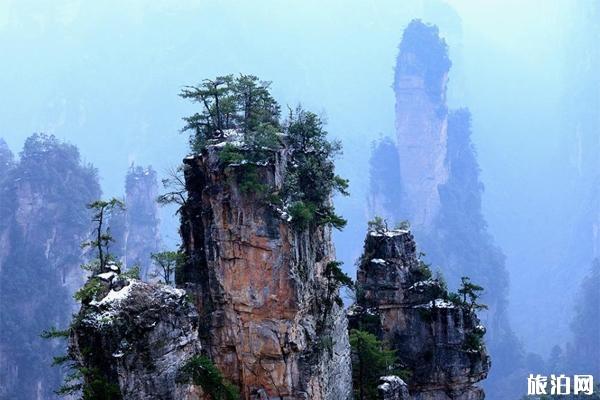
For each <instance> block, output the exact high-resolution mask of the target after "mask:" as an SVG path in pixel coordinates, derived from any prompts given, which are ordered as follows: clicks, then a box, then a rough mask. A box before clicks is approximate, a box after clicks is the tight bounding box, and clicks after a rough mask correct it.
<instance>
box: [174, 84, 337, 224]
mask: <svg viewBox="0 0 600 400" xmlns="http://www.w3.org/2000/svg"><path fill="white" fill-rule="evenodd" d="M269 85H270V83H269V82H263V81H260V80H259V79H258V78H257V77H255V76H252V75H240V76H239V77H234V76H233V75H227V76H220V77H217V78H215V79H214V80H205V81H203V83H202V84H200V85H198V86H193V87H186V88H184V90H183V91H182V92H181V94H180V96H181V97H183V98H187V99H190V100H192V101H194V102H197V103H199V104H200V105H201V111H200V112H199V113H196V114H194V115H192V116H191V117H187V118H185V121H186V125H185V127H184V128H183V130H184V131H191V132H192V139H191V141H192V149H193V150H194V151H196V152H201V151H203V149H204V148H205V147H206V145H207V144H209V143H215V141H216V140H224V139H225V136H226V135H229V134H231V132H234V133H233V134H237V135H239V134H241V135H242V140H238V141H236V142H235V144H234V143H233V142H228V143H226V144H225V145H224V146H223V148H222V149H221V150H220V152H219V159H220V161H221V163H222V164H223V166H224V167H226V168H227V167H229V168H231V170H232V171H233V172H234V176H235V179H236V180H237V183H238V184H239V187H240V190H241V191H242V192H244V193H248V194H254V195H260V196H261V197H262V198H264V199H268V201H270V202H271V203H273V202H272V200H273V198H272V197H271V194H272V191H273V188H270V187H268V185H266V184H265V183H264V182H262V181H261V176H260V170H259V167H260V166H262V165H266V164H268V163H270V162H272V161H273V156H274V150H276V149H278V148H280V147H281V146H282V144H283V143H284V142H285V145H286V146H287V147H288V149H289V157H288V165H287V170H286V175H285V180H284V183H283V188H282V190H281V193H278V194H277V200H278V201H279V202H280V203H281V204H280V205H281V206H283V208H284V209H285V210H286V211H288V212H289V214H290V215H291V216H292V219H291V222H292V224H293V225H294V226H295V227H296V228H297V229H299V230H304V229H308V228H310V227H313V226H320V225H328V226H332V227H334V228H336V229H342V228H343V227H344V226H345V225H346V220H345V219H343V218H342V217H341V216H339V215H338V214H336V213H335V209H334V207H333V205H332V203H331V198H332V196H333V194H335V193H340V194H342V195H348V180H346V179H344V178H342V177H340V176H338V175H336V174H335V171H334V162H333V161H334V158H335V157H336V156H337V155H339V154H340V152H341V145H340V143H339V142H338V141H329V140H328V139H327V132H326V131H325V130H324V128H323V122H322V121H321V120H320V118H319V117H318V116H317V115H316V114H314V113H311V112H308V111H305V110H303V109H302V108H300V107H298V108H297V109H295V110H294V111H292V110H290V114H289V116H288V119H287V121H286V122H285V124H282V123H281V122H280V120H279V115H280V110H279V105H278V104H277V102H276V101H275V100H274V99H273V97H272V96H271V94H270V92H269ZM283 125H285V126H283ZM282 131H283V133H284V134H285V135H284V138H282V137H281V135H280V133H282ZM238 142H239V143H238ZM175 197H177V198H178V196H175ZM169 199H171V200H172V199H173V196H170V197H169Z"/></svg>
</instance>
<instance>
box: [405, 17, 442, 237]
mask: <svg viewBox="0 0 600 400" xmlns="http://www.w3.org/2000/svg"><path fill="white" fill-rule="evenodd" d="M449 68H450V61H449V59H448V54H447V50H446V43H445V42H444V40H443V39H440V37H439V35H438V29H437V27H435V26H430V25H425V24H423V23H422V22H421V21H418V20H415V21H412V22H411V23H410V24H409V25H408V27H407V28H406V30H405V31H404V35H403V37H402V42H401V44H400V52H399V54H398V58H397V61H396V74H395V79H394V91H395V94H396V135H397V142H398V153H399V161H400V175H401V179H402V189H403V192H404V193H403V197H402V204H400V205H397V206H400V207H402V208H403V209H405V210H406V214H407V215H410V216H411V223H412V224H413V226H415V227H423V228H424V229H426V228H427V227H428V226H429V225H430V224H431V222H432V221H433V219H434V218H435V216H436V214H437V211H438V209H439V207H440V198H439V194H438V186H439V185H441V184H443V183H444V182H445V181H446V179H447V178H448V169H447V165H446V162H445V161H446V140H447V128H448V120H447V117H448V109H447V107H446V84H447V81H448V70H449Z"/></svg>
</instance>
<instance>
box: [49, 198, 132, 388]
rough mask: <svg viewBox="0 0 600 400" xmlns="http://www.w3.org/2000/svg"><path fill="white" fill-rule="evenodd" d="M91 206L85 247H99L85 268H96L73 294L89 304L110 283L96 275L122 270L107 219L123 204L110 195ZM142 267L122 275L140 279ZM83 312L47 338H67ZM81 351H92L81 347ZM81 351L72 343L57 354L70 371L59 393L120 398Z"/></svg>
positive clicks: (111, 383) (112, 386) (51, 332)
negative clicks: (91, 226) (91, 227)
mask: <svg viewBox="0 0 600 400" xmlns="http://www.w3.org/2000/svg"><path fill="white" fill-rule="evenodd" d="M87 207H88V209H90V210H92V211H93V214H92V222H93V223H95V227H94V230H93V232H94V236H95V238H94V239H93V240H90V241H86V242H83V243H82V244H81V247H82V248H93V249H95V250H96V256H97V257H96V258H95V259H93V260H91V261H90V262H89V263H87V264H83V265H82V268H83V269H85V270H90V271H92V272H93V274H94V275H92V276H91V277H90V278H89V279H88V280H87V282H86V283H85V284H84V285H83V287H82V288H80V289H79V290H78V291H77V292H76V293H75V294H74V296H73V297H74V298H75V299H76V300H78V301H80V302H81V303H83V304H89V303H90V302H91V301H92V300H99V297H100V296H101V295H102V294H103V292H105V291H107V290H108V285H107V284H105V283H103V282H102V280H101V279H100V278H98V277H97V276H96V274H98V273H102V272H105V271H106V270H107V269H108V267H109V265H116V266H118V267H119V268H118V269H119V270H120V263H119V262H117V261H115V259H114V257H113V256H112V254H111V253H110V252H109V245H110V243H111V242H112V241H113V238H112V236H111V235H110V231H109V228H104V226H105V224H107V223H108V221H109V220H110V217H111V215H112V212H113V211H114V210H116V209H121V210H122V209H124V204H123V202H122V201H120V200H118V199H115V198H113V199H110V200H108V201H104V200H96V201H93V202H91V203H89V204H88V206H87ZM139 274H140V269H139V267H138V266H135V267H133V268H131V269H130V270H129V271H127V272H125V273H123V274H121V276H123V277H129V278H136V279H139ZM80 317H81V314H79V315H78V316H75V317H74V319H73V320H72V321H71V324H70V326H69V328H68V329H66V330H63V331H60V330H57V329H55V328H51V329H49V330H47V331H44V332H43V333H42V335H41V336H42V337H43V338H45V339H52V338H63V339H64V338H67V337H68V336H69V335H70V333H71V332H72V331H73V329H76V328H77V324H78V323H79V321H80ZM80 350H81V352H82V353H83V352H86V351H89V350H87V349H80ZM76 351H78V350H77V349H74V348H72V347H70V346H69V347H68V349H67V354H66V355H61V356H56V357H54V359H53V365H60V366H63V365H66V366H67V367H68V369H69V370H70V372H69V373H68V374H67V375H66V376H65V377H64V379H63V384H62V385H61V387H60V388H59V389H58V390H57V391H56V394H58V395H61V396H68V397H72V396H75V395H81V400H119V399H121V393H120V389H119V386H118V384H116V383H113V382H110V380H109V379H107V377H106V376H104V375H103V373H102V371H100V370H98V369H93V368H88V367H86V366H84V365H82V364H81V363H80V362H79V361H77V359H76V358H75V357H74V356H73V354H75V352H76Z"/></svg>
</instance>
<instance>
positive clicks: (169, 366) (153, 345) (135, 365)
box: [70, 272, 202, 400]
mask: <svg viewBox="0 0 600 400" xmlns="http://www.w3.org/2000/svg"><path fill="white" fill-rule="evenodd" d="M101 277H102V280H103V282H104V285H105V287H106V288H105V290H104V295H103V296H100V298H99V299H97V300H94V301H91V302H90V303H89V304H87V305H84V306H83V307H82V309H81V311H80V313H79V322H78V323H77V325H76V329H74V330H73V331H72V333H71V337H70V342H71V346H70V348H71V351H72V353H73V355H74V356H75V359H76V360H77V362H78V363H79V364H80V365H82V366H84V367H88V368H90V369H96V370H98V371H101V376H102V378H103V380H104V381H106V382H111V383H113V384H118V387H117V390H116V391H117V393H118V394H115V395H113V396H112V397H111V398H113V399H120V398H123V399H128V400H129V399H131V400H142V399H143V400H150V399H161V400H171V399H172V400H181V399H190V400H192V399H200V398H201V393H202V392H201V389H200V388H199V387H196V386H194V385H192V384H188V383H179V380H178V376H179V374H180V371H181V367H182V365H184V364H185V362H186V360H189V359H190V358H191V357H192V356H194V355H197V354H199V353H200V350H201V345H200V341H199V339H198V313H197V312H196V309H195V307H194V306H193V305H192V304H191V303H189V302H188V299H187V297H186V294H185V291H183V290H180V289H174V288H172V287H170V286H166V285H160V284H148V283H144V282H141V281H138V280H128V279H124V278H120V277H117V275H116V274H115V273H114V272H108V273H105V274H102V275H101Z"/></svg>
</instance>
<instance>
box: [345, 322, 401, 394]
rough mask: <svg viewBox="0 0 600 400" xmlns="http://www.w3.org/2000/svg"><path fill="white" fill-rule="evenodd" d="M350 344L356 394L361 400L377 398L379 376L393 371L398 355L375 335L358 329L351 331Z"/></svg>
mask: <svg viewBox="0 0 600 400" xmlns="http://www.w3.org/2000/svg"><path fill="white" fill-rule="evenodd" d="M350 346H351V349H352V383H353V387H354V395H355V397H356V398H357V399H359V400H375V399H377V398H378V397H377V385H378V383H379V377H380V376H383V375H389V374H390V373H392V369H393V366H394V363H395V362H396V356H395V354H394V352H393V351H390V350H387V349H385V347H384V346H383V343H382V342H381V341H380V340H378V339H377V337H376V336H375V335H373V334H371V333H369V332H365V331H360V330H356V329H353V330H351V331H350ZM404 374H405V375H406V371H405V373H404Z"/></svg>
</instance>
